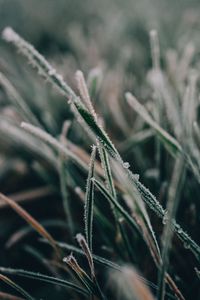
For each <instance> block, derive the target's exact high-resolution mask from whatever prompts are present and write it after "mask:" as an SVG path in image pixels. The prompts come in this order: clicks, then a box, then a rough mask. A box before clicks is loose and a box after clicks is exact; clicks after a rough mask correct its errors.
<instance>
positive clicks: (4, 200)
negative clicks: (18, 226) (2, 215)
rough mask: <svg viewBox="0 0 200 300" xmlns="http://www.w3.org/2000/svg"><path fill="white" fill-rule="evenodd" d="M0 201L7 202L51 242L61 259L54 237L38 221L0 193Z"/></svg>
mask: <svg viewBox="0 0 200 300" xmlns="http://www.w3.org/2000/svg"><path fill="white" fill-rule="evenodd" d="M0 201H2V202H6V203H7V204H8V205H9V206H10V207H11V208H12V209H13V210H14V211H15V212H16V213H17V214H18V215H19V216H20V217H22V218H23V219H24V220H25V221H26V222H27V223H28V224H29V225H30V226H32V227H33V228H34V229H35V230H36V231H37V232H38V233H39V234H40V235H41V236H42V237H43V238H45V239H46V240H48V241H49V243H50V244H51V246H52V247H53V248H54V250H55V252H56V255H57V256H58V258H60V256H61V253H60V250H59V248H58V247H57V245H56V242H55V240H54V239H53V237H52V236H51V235H50V234H49V233H48V232H47V231H46V229H45V228H44V227H43V226H42V225H41V224H40V223H39V222H38V221H36V220H35V219H34V218H33V217H32V216H31V215H30V214H29V213H28V212H27V211H26V210H24V209H23V208H22V207H21V206H20V205H19V204H17V203H16V202H15V201H13V200H12V199H10V198H8V197H7V196H5V195H3V194H2V193H0Z"/></svg>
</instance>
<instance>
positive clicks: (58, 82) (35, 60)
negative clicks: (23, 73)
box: [2, 27, 76, 98]
mask: <svg viewBox="0 0 200 300" xmlns="http://www.w3.org/2000/svg"><path fill="white" fill-rule="evenodd" d="M2 38H3V39H4V40H5V41H6V42H8V43H12V44H13V45H15V47H16V48H17V49H19V51H20V53H22V54H23V55H24V56H25V57H27V58H28V60H29V61H30V63H31V64H32V65H33V67H35V68H37V70H38V71H39V73H40V74H41V75H43V76H44V77H46V78H47V79H48V80H50V81H51V82H52V83H53V84H54V86H55V87H56V88H57V89H58V90H59V91H60V92H61V93H62V94H64V95H66V96H67V97H68V98H71V97H76V96H75V93H74V92H73V91H72V89H71V88H70V87H69V86H68V85H67V84H66V83H65V82H64V80H63V78H62V76H61V75H59V74H57V72H56V70H55V69H54V68H53V67H52V66H51V65H50V64H49V63H48V61H47V60H46V59H45V58H44V57H43V56H42V55H41V54H40V53H39V52H38V51H37V50H36V49H35V48H34V47H33V46H32V45H31V44H29V43H28V42H26V41H25V40H24V39H23V38H22V37H20V36H19V35H18V34H17V33H16V32H15V31H14V30H13V29H12V28H10V27H6V28H5V29H4V30H3V32H2Z"/></svg>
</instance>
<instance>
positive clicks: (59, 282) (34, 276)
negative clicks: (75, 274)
mask: <svg viewBox="0 0 200 300" xmlns="http://www.w3.org/2000/svg"><path fill="white" fill-rule="evenodd" d="M0 271H1V272H2V273H6V274H10V275H17V276H22V277H25V278H31V279H34V280H39V281H42V282H47V283H51V284H55V285H59V286H63V287H67V288H70V289H73V290H75V291H76V292H78V293H81V294H83V295H87V294H88V293H87V291H86V290H85V289H83V288H81V287H79V286H77V285H75V284H73V283H71V282H69V281H67V280H64V279H61V278H56V277H52V276H48V275H44V274H40V273H35V272H31V271H25V270H21V269H12V268H4V267H0ZM30 299H31V300H33V298H30Z"/></svg>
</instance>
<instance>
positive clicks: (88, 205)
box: [84, 145, 96, 252]
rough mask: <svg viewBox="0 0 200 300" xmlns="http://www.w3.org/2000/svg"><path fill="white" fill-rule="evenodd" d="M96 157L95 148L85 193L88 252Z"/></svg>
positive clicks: (90, 246) (90, 235)
mask: <svg viewBox="0 0 200 300" xmlns="http://www.w3.org/2000/svg"><path fill="white" fill-rule="evenodd" d="M95 157H96V146H94V145H93V147H92V154H91V158H90V166H89V172H88V178H87V185H86V193H85V208H84V220H85V235H86V241H87V244H88V247H89V249H90V251H91V252H92V227H93V206H94V182H93V181H92V180H91V178H93V176H94V163H95Z"/></svg>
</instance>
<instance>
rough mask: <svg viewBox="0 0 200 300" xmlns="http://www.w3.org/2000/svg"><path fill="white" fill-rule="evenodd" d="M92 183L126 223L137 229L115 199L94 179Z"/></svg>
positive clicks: (132, 220)
mask: <svg viewBox="0 0 200 300" xmlns="http://www.w3.org/2000/svg"><path fill="white" fill-rule="evenodd" d="M92 180H93V181H94V184H95V186H96V187H97V189H98V190H99V191H100V192H101V193H102V194H103V195H104V196H105V197H106V199H107V200H108V201H109V202H111V203H112V204H113V206H114V207H115V208H116V209H117V211H118V212H119V213H120V214H121V215H122V216H123V217H124V218H125V219H126V221H127V222H128V223H129V224H130V225H131V226H132V227H133V228H134V229H137V230H139V229H138V226H137V224H136V223H135V221H134V219H133V218H132V217H131V216H130V215H129V214H128V213H127V212H126V211H125V209H124V208H123V207H122V206H121V205H120V204H119V202H117V201H116V199H115V198H114V197H113V196H112V195H111V194H110V193H109V192H108V191H107V190H106V189H105V188H104V186H103V185H102V184H101V183H100V182H99V181H98V180H96V179H95V178H93V179H92Z"/></svg>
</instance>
